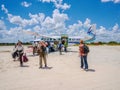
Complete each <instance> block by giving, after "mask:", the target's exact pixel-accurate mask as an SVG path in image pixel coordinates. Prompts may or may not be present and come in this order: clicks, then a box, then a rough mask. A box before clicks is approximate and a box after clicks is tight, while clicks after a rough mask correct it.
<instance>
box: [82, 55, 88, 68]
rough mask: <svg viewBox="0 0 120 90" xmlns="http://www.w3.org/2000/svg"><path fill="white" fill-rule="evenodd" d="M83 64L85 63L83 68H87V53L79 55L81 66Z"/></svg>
mask: <svg viewBox="0 0 120 90" xmlns="http://www.w3.org/2000/svg"><path fill="white" fill-rule="evenodd" d="M84 65H85V69H88V63H87V55H86V56H81V68H83V67H84Z"/></svg>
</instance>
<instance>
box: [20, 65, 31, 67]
mask: <svg viewBox="0 0 120 90" xmlns="http://www.w3.org/2000/svg"><path fill="white" fill-rule="evenodd" d="M20 67H29V65H22V66H20Z"/></svg>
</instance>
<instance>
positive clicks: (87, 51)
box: [83, 44, 90, 54]
mask: <svg viewBox="0 0 120 90" xmlns="http://www.w3.org/2000/svg"><path fill="white" fill-rule="evenodd" d="M83 50H84V53H85V54H87V53H89V52H90V50H89V47H88V46H87V45H85V44H84V46H83Z"/></svg>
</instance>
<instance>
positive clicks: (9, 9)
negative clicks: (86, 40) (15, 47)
mask: <svg viewBox="0 0 120 90" xmlns="http://www.w3.org/2000/svg"><path fill="white" fill-rule="evenodd" d="M0 8H1V9H0V42H16V41H17V40H18V39H20V40H22V41H30V40H31V39H33V37H34V36H33V34H32V33H34V32H36V33H39V34H42V35H49V36H53V35H60V34H62V33H66V34H68V35H69V36H82V37H85V36H86V35H87V34H86V32H87V31H86V30H87V29H88V28H89V27H90V26H91V25H94V26H95V27H96V40H95V41H105V42H109V41H117V42H120V27H119V26H120V0H14V1H11V2H10V1H8V0H0Z"/></svg>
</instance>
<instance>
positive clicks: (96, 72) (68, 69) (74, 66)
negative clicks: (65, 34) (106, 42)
mask: <svg viewBox="0 0 120 90" xmlns="http://www.w3.org/2000/svg"><path fill="white" fill-rule="evenodd" d="M12 49H13V46H0V90H120V46H90V53H89V55H88V64H89V71H87V72H86V71H83V70H81V69H80V58H79V56H78V47H76V46H72V47H69V48H68V50H69V52H67V53H64V52H63V55H59V52H55V53H50V54H49V55H48V56H47V63H48V67H49V68H47V69H45V68H43V69H39V57H38V56H32V53H27V56H28V58H29V62H27V63H24V67H20V66H19V61H15V62H14V61H13V59H12V57H11V51H12ZM25 49H26V50H27V49H28V48H27V47H26V46H25Z"/></svg>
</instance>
